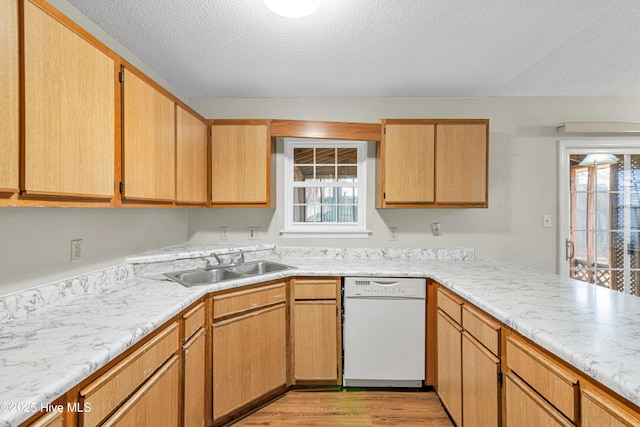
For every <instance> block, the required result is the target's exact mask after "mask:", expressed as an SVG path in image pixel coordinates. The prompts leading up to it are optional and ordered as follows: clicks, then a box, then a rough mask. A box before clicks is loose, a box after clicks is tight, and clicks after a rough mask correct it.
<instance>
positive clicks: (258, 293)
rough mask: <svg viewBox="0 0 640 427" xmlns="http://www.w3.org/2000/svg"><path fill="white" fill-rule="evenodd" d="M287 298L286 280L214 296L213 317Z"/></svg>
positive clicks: (240, 311) (270, 303)
mask: <svg viewBox="0 0 640 427" xmlns="http://www.w3.org/2000/svg"><path fill="white" fill-rule="evenodd" d="M285 299H286V287H285V284H284V282H282V283H276V284H273V285H268V286H264V287H261V288H257V289H249V290H246V291H240V292H233V293H230V294H225V295H218V296H214V297H213V318H214V319H219V318H221V317H225V316H229V315H232V314H238V313H242V312H244V311H248V310H252V309H255V308H259V307H265V306H269V305H272V304H276V303H279V302H282V301H285Z"/></svg>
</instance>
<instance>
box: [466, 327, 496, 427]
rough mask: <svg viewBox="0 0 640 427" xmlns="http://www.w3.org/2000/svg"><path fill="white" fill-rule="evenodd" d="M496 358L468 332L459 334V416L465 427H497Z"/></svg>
mask: <svg viewBox="0 0 640 427" xmlns="http://www.w3.org/2000/svg"><path fill="white" fill-rule="evenodd" d="M499 373H500V359H498V358H497V357H496V356H494V355H493V354H492V353H491V352H490V351H489V350H487V349H486V348H485V347H484V346H483V345H482V344H480V343H479V342H478V340H476V339H475V338H473V337H472V336H471V335H470V334H469V333H468V332H466V331H465V332H463V333H462V378H463V385H462V388H463V391H462V414H463V415H462V418H463V420H464V425H465V426H466V427H470V426H481V427H491V426H495V427H497V426H498V425H499V420H500V383H499V381H498V376H499Z"/></svg>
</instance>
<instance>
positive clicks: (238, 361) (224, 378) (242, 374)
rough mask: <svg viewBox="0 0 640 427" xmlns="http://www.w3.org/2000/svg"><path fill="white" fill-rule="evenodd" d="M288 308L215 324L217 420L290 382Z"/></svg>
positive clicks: (214, 375) (214, 393)
mask: <svg viewBox="0 0 640 427" xmlns="http://www.w3.org/2000/svg"><path fill="white" fill-rule="evenodd" d="M285 317H286V315H285V306H284V304H278V305H277V306H274V307H269V308H265V309H263V310H260V311H257V312H250V313H247V314H244V315H241V316H237V317H233V318H230V319H228V320H224V321H221V322H218V323H214V324H213V347H212V351H213V358H212V360H213V418H214V420H216V419H219V418H220V417H222V416H225V415H228V414H230V413H231V412H233V411H234V410H235V409H237V408H239V407H241V406H243V405H244V404H246V403H248V402H250V401H252V400H254V399H256V398H258V397H260V396H263V395H265V394H267V393H269V392H270V391H272V390H275V389H276V388H278V387H280V386H284V385H285V384H286V382H287V366H286V365H287V363H286V359H287V346H286V336H287V331H286V320H285Z"/></svg>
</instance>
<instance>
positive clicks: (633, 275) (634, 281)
mask: <svg viewBox="0 0 640 427" xmlns="http://www.w3.org/2000/svg"><path fill="white" fill-rule="evenodd" d="M629 274H630V278H629V289H630V292H631V295H640V270H631V271H630V272H629Z"/></svg>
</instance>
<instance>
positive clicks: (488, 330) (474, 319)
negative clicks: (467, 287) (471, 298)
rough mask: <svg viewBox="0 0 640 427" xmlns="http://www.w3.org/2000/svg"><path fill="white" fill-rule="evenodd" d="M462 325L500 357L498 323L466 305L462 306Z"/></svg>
mask: <svg viewBox="0 0 640 427" xmlns="http://www.w3.org/2000/svg"><path fill="white" fill-rule="evenodd" d="M462 327H463V328H464V329H466V330H467V332H469V333H470V334H471V335H473V337H474V338H475V339H477V340H478V341H480V343H482V345H483V346H485V347H487V349H489V351H490V352H491V353H493V354H494V355H496V356H498V357H500V329H501V328H500V324H499V323H498V322H495V321H493V320H491V319H489V318H488V317H487V316H486V315H484V314H482V313H481V312H480V311H478V310H475V309H473V308H471V307H469V306H467V305H464V306H462Z"/></svg>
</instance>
